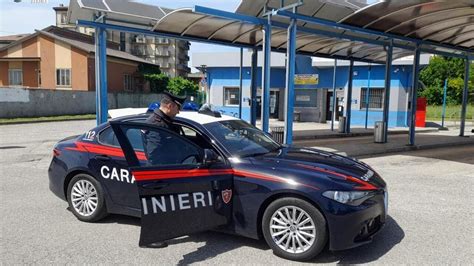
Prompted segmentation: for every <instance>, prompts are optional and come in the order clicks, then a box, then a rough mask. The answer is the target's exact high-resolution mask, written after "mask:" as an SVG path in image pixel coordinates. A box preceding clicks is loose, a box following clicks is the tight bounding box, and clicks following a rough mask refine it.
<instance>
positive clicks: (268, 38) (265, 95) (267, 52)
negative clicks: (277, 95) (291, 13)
mask: <svg viewBox="0 0 474 266" xmlns="http://www.w3.org/2000/svg"><path fill="white" fill-rule="evenodd" d="M267 18H268V22H267V24H265V26H264V34H263V36H264V37H263V69H262V130H263V131H264V132H269V130H268V127H269V122H270V72H271V62H270V56H271V51H272V26H271V15H268V17H267Z"/></svg>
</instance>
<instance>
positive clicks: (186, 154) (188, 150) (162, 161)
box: [124, 127, 204, 166]
mask: <svg viewBox="0 0 474 266" xmlns="http://www.w3.org/2000/svg"><path fill="white" fill-rule="evenodd" d="M124 132H125V135H126V136H127V139H128V141H129V142H130V144H132V146H133V148H134V149H135V150H137V148H138V149H139V147H140V146H141V147H142V149H143V151H144V153H145V157H146V160H147V163H146V165H148V166H165V165H182V164H188V165H189V164H191V165H198V164H200V163H201V161H202V158H203V152H204V151H203V149H202V148H201V147H199V146H198V145H196V144H194V143H193V142H191V141H189V140H187V139H186V138H184V137H182V136H180V135H178V134H176V133H174V132H172V131H170V130H167V129H164V128H154V127H147V128H143V127H139V128H134V127H126V128H124Z"/></svg>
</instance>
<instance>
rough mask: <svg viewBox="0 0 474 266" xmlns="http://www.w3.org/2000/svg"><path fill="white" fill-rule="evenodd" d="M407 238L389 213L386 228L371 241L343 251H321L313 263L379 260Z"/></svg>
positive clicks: (347, 262) (349, 262)
mask: <svg viewBox="0 0 474 266" xmlns="http://www.w3.org/2000/svg"><path fill="white" fill-rule="evenodd" d="M403 238H405V232H404V231H403V229H402V228H401V227H400V226H399V225H398V223H397V222H396V221H395V220H394V219H393V218H392V217H391V216H390V215H389V216H387V221H386V223H385V226H384V228H382V230H381V231H380V232H379V233H378V234H377V235H376V236H374V239H373V241H372V242H371V243H369V244H366V245H363V246H360V247H357V248H353V249H348V250H343V251H329V250H326V251H325V252H323V253H321V254H320V255H319V256H318V257H316V258H315V259H314V260H313V261H311V263H338V264H362V263H368V262H373V261H376V260H378V259H379V258H380V257H382V256H384V255H385V254H387V253H388V252H389V251H390V250H391V249H392V248H393V247H395V246H396V245H398V244H399V243H400V242H401V241H402V239H403Z"/></svg>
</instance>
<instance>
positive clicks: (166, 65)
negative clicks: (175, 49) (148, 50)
mask: <svg viewBox="0 0 474 266" xmlns="http://www.w3.org/2000/svg"><path fill="white" fill-rule="evenodd" d="M159 65H160V68H163V69H167V68H170V67H171V64H170V63H159Z"/></svg>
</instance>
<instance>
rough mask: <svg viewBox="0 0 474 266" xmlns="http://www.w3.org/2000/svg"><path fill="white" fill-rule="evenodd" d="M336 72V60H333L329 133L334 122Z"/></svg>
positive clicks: (332, 129) (332, 128)
mask: <svg viewBox="0 0 474 266" xmlns="http://www.w3.org/2000/svg"><path fill="white" fill-rule="evenodd" d="M336 71H337V59H334V72H333V76H332V114H331V131H334V120H336V110H337V108H336V104H337V96H336V93H337V92H336Z"/></svg>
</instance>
